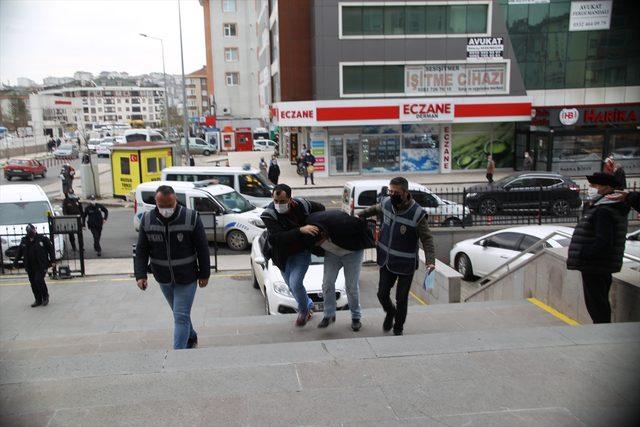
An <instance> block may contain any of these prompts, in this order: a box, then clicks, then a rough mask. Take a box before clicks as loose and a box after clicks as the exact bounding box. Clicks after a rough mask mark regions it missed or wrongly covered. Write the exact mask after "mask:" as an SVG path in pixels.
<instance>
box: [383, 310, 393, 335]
mask: <svg viewBox="0 0 640 427" xmlns="http://www.w3.org/2000/svg"><path fill="white" fill-rule="evenodd" d="M395 315H396V313H394V312H389V313H387V315H386V316H385V317H384V322H383V323H382V329H383V330H384V331H385V332H389V331H390V330H391V328H393V318H394V317H395Z"/></svg>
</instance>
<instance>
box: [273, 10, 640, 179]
mask: <svg viewBox="0 0 640 427" xmlns="http://www.w3.org/2000/svg"><path fill="white" fill-rule="evenodd" d="M631 3H633V2H624V1H607V0H592V1H589V2H581V1H545V0H517V1H515V0H494V1H490V0H469V1H458V0H449V1H388V0H387V1H382V0H381V1H376V0H372V1H366V2H362V1H354V0H323V1H312V0H298V1H292V0H271V1H269V2H268V3H267V6H266V7H268V8H269V16H270V18H269V22H270V24H271V27H270V37H269V40H270V43H271V44H272V45H271V46H270V48H269V50H270V52H271V58H270V61H271V64H270V68H271V76H272V79H271V92H272V101H273V104H272V106H273V108H272V112H271V115H272V117H273V119H272V120H273V123H274V124H276V125H277V126H278V127H279V128H280V133H281V141H284V144H281V147H282V149H283V150H286V153H283V154H286V155H288V156H289V158H290V159H291V160H292V161H293V160H294V159H295V157H296V156H298V155H299V154H300V151H301V149H302V148H303V147H305V146H306V147H308V148H310V149H311V150H312V151H313V153H314V155H316V157H317V158H318V159H319V163H320V165H319V167H316V171H318V172H320V173H328V174H331V175H338V174H375V173H396V172H403V173H412V172H420V173H448V172H452V171H472V170H481V169H484V168H485V166H486V155H487V154H492V155H493V157H494V160H495V161H496V164H497V167H498V168H502V169H504V170H514V169H519V168H520V167H521V163H522V156H523V153H524V151H525V150H529V151H530V152H531V153H532V154H533V155H534V158H535V160H536V168H537V169H538V170H554V171H559V172H562V173H566V174H569V175H585V174H586V173H588V172H591V171H594V170H600V167H601V164H602V160H603V159H604V158H605V157H606V156H607V155H609V154H611V153H613V154H614V156H617V157H619V158H620V159H621V161H623V162H624V163H625V166H626V167H627V170H630V171H631V172H640V169H638V165H637V160H640V159H636V156H637V157H640V150H638V149H635V151H634V147H636V148H637V147H639V146H640V144H639V141H638V107H639V104H638V103H639V102H640V93H639V91H638V89H639V87H638V82H637V78H638V68H637V67H638V65H637V64H638V50H637V49H638V48H637V43H635V44H634V43H633V42H631V40H639V39H640V37H638V31H637V29H634V28H632V25H631V23H632V22H631V20H632V19H633V18H631V17H632V16H634V15H633V13H631V10H630V9H629V8H630V7H631V6H629V4H631ZM262 4H263V6H264V3H262ZM306 17H308V18H306ZM305 19H307V20H305ZM274 23H275V24H277V25H274ZM283 28H286V29H291V28H296V29H297V31H291V33H287V32H286V30H285V31H283ZM305 28H306V29H307V31H308V37H307V34H305V30H304V29H305ZM614 46H615V47H616V48H613V47H614ZM294 47H295V49H299V50H300V51H301V52H302V51H306V52H310V53H311V57H310V59H309V62H308V64H309V65H308V66H307V61H306V59H305V58H304V55H302V54H297V55H291V53H292V52H294ZM283 52H286V54H284V55H282V53H283ZM283 58H286V59H287V61H291V62H288V63H287V64H284V59H283ZM289 65H292V66H291V67H289ZM296 65H297V66H296ZM301 81H308V82H310V87H306V86H305V85H303V84H301V83H300V82H301ZM585 163H588V164H589V165H588V167H585V166H584V164H585Z"/></svg>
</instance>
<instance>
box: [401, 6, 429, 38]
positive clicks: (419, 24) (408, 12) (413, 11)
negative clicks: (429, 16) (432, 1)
mask: <svg viewBox="0 0 640 427" xmlns="http://www.w3.org/2000/svg"><path fill="white" fill-rule="evenodd" d="M404 10H405V34H426V31H427V26H426V18H425V10H426V7H425V6H407V7H405V8H404Z"/></svg>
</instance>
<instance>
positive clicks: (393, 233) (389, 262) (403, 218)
mask: <svg viewBox="0 0 640 427" xmlns="http://www.w3.org/2000/svg"><path fill="white" fill-rule="evenodd" d="M380 206H381V207H382V228H381V230H380V240H379V241H378V246H377V252H378V265H379V266H380V267H385V266H386V267H387V269H388V270H389V271H391V272H392V273H396V274H413V272H414V271H415V270H416V269H417V268H418V260H419V258H418V249H419V247H418V223H420V221H422V220H423V219H424V217H425V216H426V215H427V213H426V212H425V211H424V209H422V207H421V206H420V205H419V204H417V203H416V202H415V201H414V200H412V201H411V206H410V207H409V209H407V210H406V211H405V212H403V213H401V214H397V213H395V211H394V210H393V205H392V204H391V199H390V198H389V197H387V198H385V199H383V200H382V202H381V203H380Z"/></svg>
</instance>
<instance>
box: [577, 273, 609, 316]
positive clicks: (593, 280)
mask: <svg viewBox="0 0 640 427" xmlns="http://www.w3.org/2000/svg"><path fill="white" fill-rule="evenodd" d="M581 273H582V288H583V289H584V302H585V304H586V306H587V311H588V312H589V316H591V320H593V323H611V304H609V290H610V289H611V273H589V272H586V271H582V272H581Z"/></svg>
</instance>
